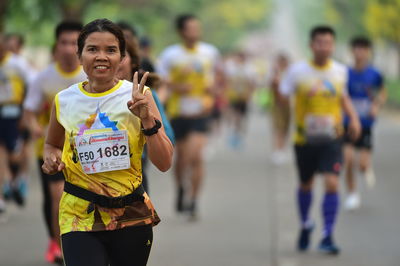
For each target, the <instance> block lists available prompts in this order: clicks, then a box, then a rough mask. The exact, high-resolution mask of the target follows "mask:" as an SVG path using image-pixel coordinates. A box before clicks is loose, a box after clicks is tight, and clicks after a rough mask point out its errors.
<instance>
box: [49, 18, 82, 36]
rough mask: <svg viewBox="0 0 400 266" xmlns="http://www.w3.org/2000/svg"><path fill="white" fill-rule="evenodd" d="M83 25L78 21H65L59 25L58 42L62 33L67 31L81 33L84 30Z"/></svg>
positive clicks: (57, 28)
mask: <svg viewBox="0 0 400 266" xmlns="http://www.w3.org/2000/svg"><path fill="white" fill-rule="evenodd" d="M82 27H83V26H82V23H80V22H78V21H63V22H61V23H59V24H58V25H57V27H56V31H55V35H56V40H58V38H59V37H60V35H61V33H63V32H66V31H77V32H80V31H81V30H82Z"/></svg>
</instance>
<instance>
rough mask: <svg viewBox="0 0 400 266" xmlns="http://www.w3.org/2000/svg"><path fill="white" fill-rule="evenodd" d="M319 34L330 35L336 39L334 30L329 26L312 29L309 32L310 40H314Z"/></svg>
mask: <svg viewBox="0 0 400 266" xmlns="http://www.w3.org/2000/svg"><path fill="white" fill-rule="evenodd" d="M320 34H330V35H332V36H333V38H335V37H336V33H335V30H334V29H333V28H332V27H331V26H325V25H319V26H316V27H314V28H312V30H311V32H310V39H311V40H314V39H315V37H316V36H317V35H320Z"/></svg>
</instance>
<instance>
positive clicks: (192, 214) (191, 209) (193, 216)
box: [187, 200, 198, 221]
mask: <svg viewBox="0 0 400 266" xmlns="http://www.w3.org/2000/svg"><path fill="white" fill-rule="evenodd" d="M196 205H197V204H196V200H192V202H191V203H190V205H189V206H188V208H187V211H188V214H189V221H197V220H198V213H197V208H196Z"/></svg>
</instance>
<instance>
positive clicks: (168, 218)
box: [0, 0, 400, 266]
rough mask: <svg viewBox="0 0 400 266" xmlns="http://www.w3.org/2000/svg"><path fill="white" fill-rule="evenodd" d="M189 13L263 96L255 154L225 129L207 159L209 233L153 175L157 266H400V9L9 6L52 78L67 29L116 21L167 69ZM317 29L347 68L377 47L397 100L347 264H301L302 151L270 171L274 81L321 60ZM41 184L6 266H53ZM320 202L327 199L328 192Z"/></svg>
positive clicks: (253, 137) (2, 5)
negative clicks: (243, 60) (246, 66)
mask: <svg viewBox="0 0 400 266" xmlns="http://www.w3.org/2000/svg"><path fill="white" fill-rule="evenodd" d="M187 12H189V13H193V14H195V15H196V16H198V18H199V19H200V20H201V22H202V26H203V40H204V41H206V42H209V43H212V44H213V45H215V46H216V47H217V48H218V49H219V51H220V52H221V54H222V55H223V56H225V55H229V54H232V53H233V52H236V51H239V50H240V51H244V52H245V53H246V55H247V56H248V60H249V61H250V62H251V64H252V65H253V67H254V69H255V72H256V77H255V79H257V88H256V90H255V93H254V95H253V98H252V103H251V107H250V113H249V117H248V121H247V124H246V135H245V137H244V145H243V146H242V147H240V148H237V147H232V145H231V143H229V140H228V139H229V129H228V128H229V126H226V125H222V129H221V131H219V132H220V133H219V134H218V136H217V137H216V138H217V139H216V140H212V141H213V142H211V143H212V144H213V145H212V147H211V148H209V149H207V152H208V153H207V154H206V155H205V156H206V161H207V170H206V173H207V174H206V180H205V184H204V187H203V192H202V196H201V204H200V206H201V207H200V219H199V220H198V221H196V222H188V221H186V220H184V219H182V217H179V216H177V215H176V213H175V212H174V209H173V202H174V184H173V177H172V171H169V172H167V173H166V174H161V173H159V172H157V171H156V170H155V169H153V168H151V169H150V171H149V176H150V179H149V183H150V187H151V197H152V200H153V202H154V205H155V207H156V209H157V211H158V213H159V214H160V217H161V219H162V222H161V223H160V225H159V226H157V227H156V228H155V237H154V246H153V250H152V253H151V255H150V260H149V264H148V265H150V266H205V265H207V266H208V265H210V266H211V265H213V266H214V265H215V266H223V265H229V266H251V265H254V266H259V265H266V266H298V265H315V266H317V265H318V266H319V265H343V266H375V265H383V266H399V265H400V252H399V247H400V233H399V232H400V231H399V230H398V221H399V219H400V207H399V204H398V203H399V202H400V194H399V193H398V189H399V188H400V178H398V177H399V174H398V169H397V168H398V162H399V151H400V144H399V143H400V142H399V141H398V140H399V138H400V0H351V1H348V0H319V1H313V0H247V1H243V0H217V1H215V0H191V1H187V0H168V1H166V0H113V1H108V0H96V1H94V0H0V32H1V31H2V32H5V33H18V34H21V35H22V36H23V37H24V39H25V45H24V48H23V51H22V55H23V56H24V57H25V58H26V59H27V60H28V61H29V62H30V63H31V64H32V65H33V66H34V68H36V69H38V70H40V69H43V68H44V67H45V66H46V65H47V64H48V63H49V62H50V60H51V56H50V54H51V47H52V45H53V44H54V28H55V26H56V25H57V23H59V22H60V21H62V20H63V19H74V20H80V21H83V22H84V23H87V22H89V21H91V20H93V19H96V18H103V17H105V18H108V19H110V20H113V21H126V22H128V23H129V24H131V25H132V26H134V28H135V29H136V31H137V33H138V35H139V36H141V37H143V36H146V37H147V38H148V39H149V40H151V43H152V52H151V57H152V59H153V60H155V61H157V57H158V56H159V54H160V52H161V51H162V50H163V49H164V48H165V47H167V46H168V45H171V44H173V43H176V42H179V38H178V35H177V34H176V31H175V28H174V19H175V17H176V16H177V15H178V14H181V13H187ZM317 24H327V25H331V26H333V27H334V28H335V30H336V32H337V49H336V52H335V56H334V57H335V58H336V59H337V60H338V61H340V62H343V63H345V64H351V63H352V57H351V53H350V52H351V51H350V48H349V41H350V39H351V38H352V37H354V36H356V35H357V36H358V35H364V36H368V37H369V38H370V39H371V40H372V41H373V43H374V53H373V63H374V65H375V66H376V67H377V68H378V69H379V70H381V71H382V73H383V74H384V76H385V84H386V88H387V89H388V103H387V104H386V106H385V108H384V110H383V112H382V113H381V115H380V116H381V119H380V121H379V123H378V125H377V129H376V135H375V140H376V141H375V143H377V145H376V149H374V163H373V164H374V169H375V172H376V175H377V186H376V187H375V188H374V190H373V191H366V188H365V186H361V190H362V191H363V192H364V193H365V201H364V199H363V205H362V206H361V208H360V209H359V210H357V211H356V212H342V213H341V215H340V218H339V223H338V229H337V231H338V233H337V242H339V243H340V244H341V247H342V249H343V252H342V254H341V255H340V256H338V257H326V256H322V255H321V254H318V252H317V251H316V250H315V248H314V247H315V246H316V244H317V236H315V243H314V244H313V248H314V249H312V250H311V251H310V252H309V253H307V254H299V253H297V252H296V250H295V240H296V237H297V231H298V222H297V213H296V206H295V197H294V191H295V188H296V184H297V177H296V171H295V168H294V163H293V158H292V155H291V148H288V152H289V153H290V160H289V161H288V162H287V163H285V164H280V165H277V164H274V163H273V162H271V160H270V154H271V151H272V143H271V138H272V137H271V134H272V133H271V131H272V129H271V123H270V122H269V120H270V117H269V107H270V104H271V96H270V92H269V88H268V86H269V85H268V84H269V81H268V80H269V78H270V76H271V71H272V68H273V60H274V59H275V57H276V55H277V54H278V53H284V54H287V55H288V56H289V57H290V59H291V62H296V61H297V60H301V59H307V58H309V57H310V52H309V49H308V42H309V31H310V29H311V28H312V27H313V26H314V25H317ZM35 173H36V169H34V170H32V176H31V178H30V181H29V182H30V184H29V185H30V188H29V194H28V200H27V204H26V206H25V207H24V208H22V209H21V208H18V207H17V206H13V205H12V206H10V211H9V212H8V214H7V219H6V221H2V222H1V223H0V265H4V266H11V265H15V266H20V265H21V266H22V265H33V266H36V265H50V264H46V262H44V259H43V251H44V250H45V246H46V241H47V240H46V237H45V232H44V231H45V228H44V226H43V221H42V217H41V209H40V208H41V205H40V204H41V200H42V198H41V197H42V196H41V192H40V188H39V185H38V183H39V181H38V177H37V176H36V174H35ZM319 183H322V182H320V181H318V185H322V184H319ZM320 187H321V186H320ZM318 191H319V192H318V195H317V198H318V197H320V196H321V193H322V192H321V188H319V190H318ZM343 192H344V190H343ZM316 202H317V201H316ZM313 214H314V216H315V217H316V219H319V206H317V205H315V206H314V207H313ZM318 234H319V230H317V233H316V235H318Z"/></svg>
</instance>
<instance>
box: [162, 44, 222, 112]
mask: <svg viewBox="0 0 400 266" xmlns="http://www.w3.org/2000/svg"><path fill="white" fill-rule="evenodd" d="M218 61H219V52H218V50H217V48H215V47H214V46H212V45H210V44H207V43H203V42H199V43H198V44H197V45H196V46H195V47H194V48H193V49H188V48H186V47H185V46H184V45H181V44H175V45H172V46H170V47H167V48H166V49H165V50H164V51H163V52H162V54H161V56H160V58H159V62H158V64H157V72H158V74H160V75H161V77H162V78H163V79H165V80H168V81H169V82H171V83H173V84H189V85H190V86H191V90H190V92H189V93H187V94H185V95H183V94H181V93H179V92H177V91H172V92H171V95H170V97H169V99H168V101H167V108H166V110H167V113H168V115H169V116H170V117H171V118H175V117H179V116H186V117H193V116H198V115H201V114H202V113H204V112H205V111H206V110H208V109H210V108H211V107H212V104H213V98H212V96H211V95H210V94H209V92H208V91H207V90H208V89H209V88H210V87H211V86H212V85H213V83H214V76H215V68H216V65H217V62H218Z"/></svg>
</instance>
